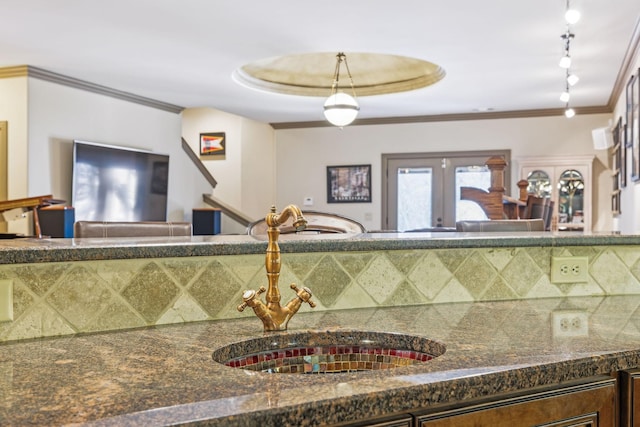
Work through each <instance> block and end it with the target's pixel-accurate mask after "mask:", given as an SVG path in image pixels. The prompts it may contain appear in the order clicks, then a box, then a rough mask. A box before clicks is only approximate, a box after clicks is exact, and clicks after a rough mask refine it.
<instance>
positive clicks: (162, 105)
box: [0, 65, 184, 114]
mask: <svg viewBox="0 0 640 427" xmlns="http://www.w3.org/2000/svg"><path fill="white" fill-rule="evenodd" d="M11 77H33V78H36V79H39V80H45V81H48V82H51V83H57V84H60V85H63V86H67V87H72V88H75V89H80V90H84V91H87V92H92V93H97V94H99V95H105V96H109V97H111V98H116V99H121V100H123V101H128V102H133V103H135V104H139V105H144V106H146V107H151V108H156V109H158V110H163V111H168V112H170V113H175V114H180V113H181V112H182V110H184V107H181V106H178V105H174V104H169V103H166V102H161V101H156V100H155V99H151V98H145V97H144V96H139V95H135V94H133V93H130V92H124V91H121V90H117V89H112V88H110V87H107V86H102V85H98V84H95V83H91V82H88V81H85V80H80V79H76V78H73V77H69V76H65V75H63V74H58V73H54V72H52V71H48V70H45V69H42V68H38V67H33V66H31V65H20V66H15V67H3V68H0V78H11Z"/></svg>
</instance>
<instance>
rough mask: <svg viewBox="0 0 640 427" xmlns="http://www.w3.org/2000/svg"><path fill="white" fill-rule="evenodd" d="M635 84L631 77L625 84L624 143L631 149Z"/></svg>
mask: <svg viewBox="0 0 640 427" xmlns="http://www.w3.org/2000/svg"><path fill="white" fill-rule="evenodd" d="M635 82H636V76H631V78H630V79H629V82H628V83H627V88H626V91H625V94H626V111H625V122H626V124H627V130H626V132H625V134H624V141H625V144H626V146H627V147H631V145H632V144H633V126H631V124H632V123H633V104H634V102H633V101H634V98H635V95H634V92H633V86H634V84H635Z"/></svg>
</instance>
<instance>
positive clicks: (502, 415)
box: [416, 377, 616, 427]
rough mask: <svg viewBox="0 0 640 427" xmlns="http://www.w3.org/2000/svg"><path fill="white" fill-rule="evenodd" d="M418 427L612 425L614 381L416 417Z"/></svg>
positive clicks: (609, 380) (613, 421) (563, 388)
mask: <svg viewBox="0 0 640 427" xmlns="http://www.w3.org/2000/svg"><path fill="white" fill-rule="evenodd" d="M416 421H417V424H416V425H417V426H418V427H453V426H455V427H467V426H468V427H475V426H492V427H500V426H504V427H513V426H515V425H517V426H555V427H560V426H575V427H577V426H585V427H586V426H589V427H614V426H615V425H616V380H615V379H614V378H611V377H600V378H598V379H595V380H590V381H588V382H584V383H577V384H572V385H570V386H564V387H559V388H553V389H547V390H541V391H536V392H529V393H526V394H523V395H516V396H508V397H504V398H501V399H498V400H490V401H486V402H480V403H476V404H472V405H466V406H464V407H458V408H450V409H446V410H443V411H439V412H436V413H430V414H426V415H422V416H419V417H417V420H416Z"/></svg>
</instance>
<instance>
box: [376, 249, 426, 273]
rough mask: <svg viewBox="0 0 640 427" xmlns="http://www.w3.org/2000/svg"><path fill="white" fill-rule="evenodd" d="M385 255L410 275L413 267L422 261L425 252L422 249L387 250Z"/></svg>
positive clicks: (395, 265)
mask: <svg viewBox="0 0 640 427" xmlns="http://www.w3.org/2000/svg"><path fill="white" fill-rule="evenodd" d="M385 255H386V256H387V258H388V259H389V261H391V264H393V265H394V267H395V268H397V269H398V271H399V272H401V273H402V274H404V275H408V274H409V273H410V272H411V270H413V268H414V267H415V266H416V265H417V264H419V263H420V261H421V260H422V257H423V256H424V252H422V251H387V252H385Z"/></svg>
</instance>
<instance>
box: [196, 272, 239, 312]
mask: <svg viewBox="0 0 640 427" xmlns="http://www.w3.org/2000/svg"><path fill="white" fill-rule="evenodd" d="M243 288H244V287H243V285H242V283H241V282H240V281H239V280H238V279H236V277H235V276H234V275H232V274H231V273H230V272H229V271H228V270H227V269H226V268H225V266H224V265H223V264H222V263H221V262H220V261H218V260H214V261H211V262H210V263H209V265H208V266H207V267H206V268H205V269H204V270H203V271H202V273H200V275H199V276H198V277H197V278H196V279H195V281H194V282H193V283H192V285H191V287H189V294H191V296H192V297H193V299H194V300H195V301H197V302H198V304H199V305H200V306H201V307H202V308H203V309H204V311H205V312H206V313H207V314H208V315H209V316H210V317H212V318H216V316H217V315H218V314H219V313H220V312H221V311H223V310H224V308H225V306H226V305H228V304H234V303H235V305H236V306H237V305H239V304H240V303H241V302H242V298H241V295H242V292H243V291H244V289H243Z"/></svg>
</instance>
